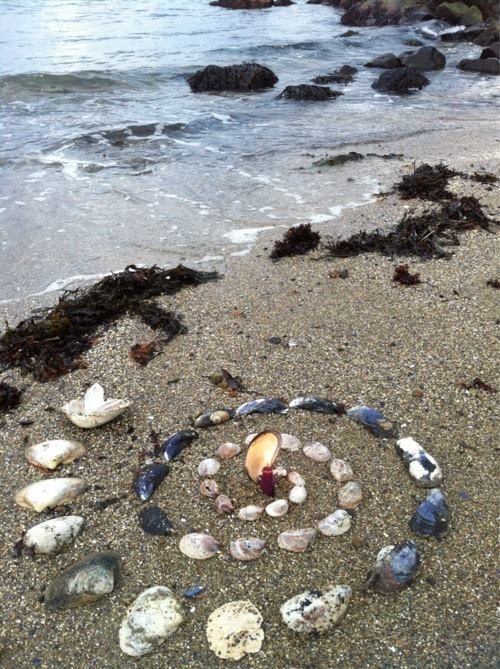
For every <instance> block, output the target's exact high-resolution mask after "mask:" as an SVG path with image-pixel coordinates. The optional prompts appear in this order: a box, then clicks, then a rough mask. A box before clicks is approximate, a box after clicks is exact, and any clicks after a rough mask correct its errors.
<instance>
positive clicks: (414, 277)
mask: <svg viewBox="0 0 500 669" xmlns="http://www.w3.org/2000/svg"><path fill="white" fill-rule="evenodd" d="M392 280H393V281H397V282H398V283H402V284H403V285H404V286H416V285H417V284H418V283H422V281H421V280H420V274H419V273H418V272H415V274H412V273H411V272H409V271H408V265H404V264H401V265H398V266H397V267H396V269H395V270H394V276H393V277H392Z"/></svg>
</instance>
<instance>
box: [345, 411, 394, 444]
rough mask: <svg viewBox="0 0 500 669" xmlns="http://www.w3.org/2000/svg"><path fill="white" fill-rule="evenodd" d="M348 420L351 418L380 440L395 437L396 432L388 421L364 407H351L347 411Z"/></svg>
mask: <svg viewBox="0 0 500 669" xmlns="http://www.w3.org/2000/svg"><path fill="white" fill-rule="evenodd" d="M347 415H348V416H349V418H353V419H354V420H355V421H357V422H358V423H361V425H364V426H365V427H366V428H368V429H369V430H370V432H371V433H372V434H374V435H375V436H376V437H379V438H380V439H391V438H393V437H396V436H397V430H396V428H395V427H394V425H393V423H391V421H390V420H387V418H386V417H385V416H383V415H382V414H381V413H380V411H377V410H376V409H372V408H371V407H367V406H364V405H360V406H357V407H353V408H352V409H349V410H348V411H347Z"/></svg>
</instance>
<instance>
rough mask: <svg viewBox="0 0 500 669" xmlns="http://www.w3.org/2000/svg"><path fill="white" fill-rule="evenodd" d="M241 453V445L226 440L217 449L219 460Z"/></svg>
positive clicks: (228, 458)
mask: <svg viewBox="0 0 500 669" xmlns="http://www.w3.org/2000/svg"><path fill="white" fill-rule="evenodd" d="M240 453H241V446H240V445H239V444H234V443H233V442H231V441H226V442H224V443H223V444H221V445H220V446H219V448H218V449H217V456H218V457H219V458H220V459H221V460H230V459H231V458H234V457H235V456H236V455H239V454H240Z"/></svg>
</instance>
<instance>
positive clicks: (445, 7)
mask: <svg viewBox="0 0 500 669" xmlns="http://www.w3.org/2000/svg"><path fill="white" fill-rule="evenodd" d="M434 17H435V18H436V19H441V20H443V21H446V22H447V23H451V25H454V26H456V25H463V26H473V25H475V24H476V23H481V21H482V20H483V15H482V14H481V11H480V10H479V9H478V8H477V7H476V5H472V6H467V5H466V4H465V3H464V2H442V3H441V4H440V5H438V6H437V7H436V9H435V11H434Z"/></svg>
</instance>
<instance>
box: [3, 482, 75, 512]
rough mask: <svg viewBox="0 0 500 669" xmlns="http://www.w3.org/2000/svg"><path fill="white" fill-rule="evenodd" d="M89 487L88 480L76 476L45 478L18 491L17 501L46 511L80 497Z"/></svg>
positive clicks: (30, 507) (34, 508) (35, 509)
mask: <svg viewBox="0 0 500 669" xmlns="http://www.w3.org/2000/svg"><path fill="white" fill-rule="evenodd" d="M86 489H87V482H86V481H84V480H83V479H76V478H56V479H43V480H42V481H36V482H35V483H31V485H28V486H26V487H25V488H22V490H19V492H17V493H16V497H15V500H16V503H17V504H19V506H23V507H24V508H25V509H32V510H33V511H38V513H40V512H41V511H45V509H53V508H54V507H55V506H61V505H62V504H66V503H67V502H70V501H71V500H73V499H74V498H75V497H78V495H80V494H81V493H82V492H84V491H85V490H86Z"/></svg>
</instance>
